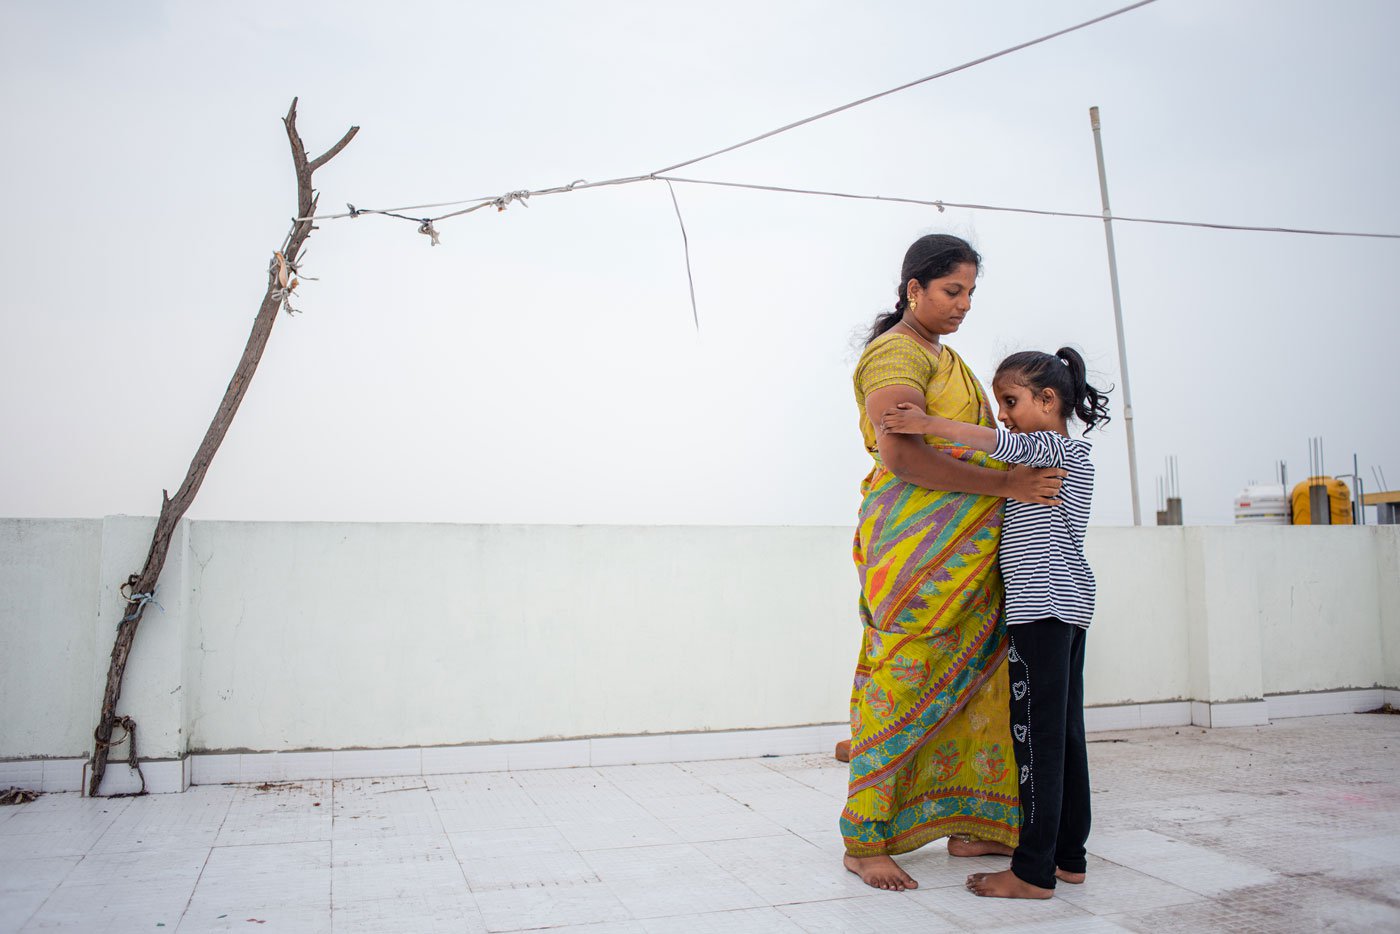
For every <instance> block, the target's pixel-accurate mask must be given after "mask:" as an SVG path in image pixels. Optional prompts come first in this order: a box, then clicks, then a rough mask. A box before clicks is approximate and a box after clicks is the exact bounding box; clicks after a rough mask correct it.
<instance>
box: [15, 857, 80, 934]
mask: <svg viewBox="0 0 1400 934" xmlns="http://www.w3.org/2000/svg"><path fill="white" fill-rule="evenodd" d="M85 859H87V854H86V853H80V854H78V858H77V860H76V861H75V862H74V863H73V865H71V866H69V867H68V871H67V872H65V873H64V874H63V878H62V879H59V880H58V881H57V882H55V883H54V886H53V888H52V889H50V890H49V894H47V895H45V896H44V900H43V901H41V902H40V903H39V904H38V906H37V907H36V908H35V909H34V910H33V911H31V912H30V913H29V917H27V918H25V919H24V923H23V924H21V925H20V926H19V930H21V931H22V930H24V929H25V928H27V927H28V926H29V922H31V921H33V920H34V919H35V918H36V917H38V915H39V912H41V911H43V910H44V906H45V905H47V904H48V903H49V899H51V898H53V897H54V893H56V892H57V891H58V890H59V888H61V887H62V886H63V883H65V882H67V881H68V877H69V876H71V875H73V872H74V870H76V869H77V868H78V867H79V866H80V865H82V862H83V860H85Z"/></svg>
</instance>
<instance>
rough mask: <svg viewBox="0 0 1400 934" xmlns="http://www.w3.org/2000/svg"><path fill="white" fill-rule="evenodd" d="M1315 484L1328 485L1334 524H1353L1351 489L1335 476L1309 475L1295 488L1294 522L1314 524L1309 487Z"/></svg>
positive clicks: (1329, 502) (1328, 497) (1328, 498)
mask: <svg viewBox="0 0 1400 934" xmlns="http://www.w3.org/2000/svg"><path fill="white" fill-rule="evenodd" d="M1315 484H1321V485H1323V486H1325V487H1327V501H1328V505H1329V506H1330V507H1331V510H1330V511H1331V513H1332V524H1333V525H1351V490H1350V489H1349V488H1348V487H1347V485H1346V484H1345V483H1343V482H1342V481H1340V480H1337V479H1335V478H1333V477H1309V478H1308V479H1306V480H1304V481H1303V482H1302V483H1299V484H1298V485H1297V486H1295V487H1294V488H1293V495H1292V497H1291V498H1292V502H1293V524H1294V525H1312V508H1311V505H1310V499H1309V493H1308V489H1309V488H1310V487H1312V486H1314V485H1315Z"/></svg>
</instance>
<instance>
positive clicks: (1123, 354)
mask: <svg viewBox="0 0 1400 934" xmlns="http://www.w3.org/2000/svg"><path fill="white" fill-rule="evenodd" d="M1089 123H1090V125H1091V126H1093V128H1094V155H1095V156H1096V157H1097V158H1098V162H1099V195H1100V196H1101V197H1102V198H1103V235H1104V239H1105V240H1106V241H1107V242H1108V282H1109V285H1110V286H1111V287H1112V289H1113V324H1114V327H1115V328H1116V329H1117V332H1118V374H1119V376H1120V377H1122V380H1123V425H1124V427H1125V428H1126V429H1127V434H1128V480H1129V482H1130V484H1131V487H1132V493H1133V525H1142V510H1141V508H1140V507H1139V506H1138V472H1137V443H1136V441H1135V440H1134V438H1133V394H1132V392H1131V391H1130V390H1129V388H1128V346H1127V344H1126V343H1124V341H1123V303H1122V301H1121V299H1120V298H1119V295H1118V255H1117V254H1116V253H1115V252H1114V250H1113V220H1112V218H1113V213H1112V212H1111V211H1110V210H1109V207H1108V176H1107V175H1106V174H1105V173H1104V168H1103V140H1102V139H1100V138H1099V108H1097V107H1090V108H1089Z"/></svg>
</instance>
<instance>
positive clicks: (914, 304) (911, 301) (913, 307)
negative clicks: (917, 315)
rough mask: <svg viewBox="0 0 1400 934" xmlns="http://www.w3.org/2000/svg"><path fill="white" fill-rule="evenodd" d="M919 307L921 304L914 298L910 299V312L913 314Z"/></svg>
mask: <svg viewBox="0 0 1400 934" xmlns="http://www.w3.org/2000/svg"><path fill="white" fill-rule="evenodd" d="M918 307H919V303H918V302H916V301H915V300H914V299H912V298H911V299H909V310H910V311H911V312H912V311H913V310H914V309H915V308H918Z"/></svg>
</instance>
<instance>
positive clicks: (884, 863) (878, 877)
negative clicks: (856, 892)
mask: <svg viewBox="0 0 1400 934" xmlns="http://www.w3.org/2000/svg"><path fill="white" fill-rule="evenodd" d="M841 862H842V864H843V865H845V867H846V868H847V869H849V870H850V871H851V872H853V873H855V874H856V875H858V876H860V881H862V882H864V883H865V884H866V885H868V886H871V887H872V888H876V889H884V890H885V891H887V892H903V891H904V890H905V889H917V888H918V887H919V883H917V882H915V881H914V879H913V877H912V876H910V875H909V873H907V872H905V871H904V870H903V869H900V868H899V863H896V862H895V861H894V860H892V859H890V858H889V857H888V856H846V857H845V858H843V859H842V860H841Z"/></svg>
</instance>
